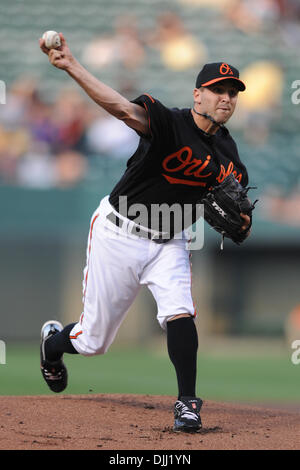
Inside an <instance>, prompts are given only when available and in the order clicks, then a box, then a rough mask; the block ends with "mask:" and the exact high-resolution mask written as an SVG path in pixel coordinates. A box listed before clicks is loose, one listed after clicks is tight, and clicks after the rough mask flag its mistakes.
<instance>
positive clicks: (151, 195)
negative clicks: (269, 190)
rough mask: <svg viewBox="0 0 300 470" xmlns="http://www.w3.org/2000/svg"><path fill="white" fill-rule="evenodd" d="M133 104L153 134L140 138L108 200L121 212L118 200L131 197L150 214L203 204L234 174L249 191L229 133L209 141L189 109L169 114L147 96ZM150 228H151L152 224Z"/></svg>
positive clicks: (129, 201) (220, 133)
mask: <svg viewBox="0 0 300 470" xmlns="http://www.w3.org/2000/svg"><path fill="white" fill-rule="evenodd" d="M133 102H134V103H136V104H138V105H141V106H144V107H145V109H146V111H147V113H148V119H149V128H150V134H149V135H148V136H144V135H140V137H141V138H140V142H139V145H138V148H137V150H136V152H135V153H134V155H133V156H132V157H131V158H130V159H129V160H128V162H127V168H126V171H125V173H124V175H123V176H122V178H121V180H120V181H119V182H118V183H117V185H116V186H115V187H114V189H113V190H112V192H111V194H110V198H109V201H110V203H111V204H112V206H113V207H114V208H115V209H116V210H117V211H118V212H120V213H122V210H121V207H119V197H120V196H126V197H127V207H130V206H131V205H133V204H143V205H144V206H146V207H147V208H148V209H149V214H150V213H151V211H150V207H151V205H153V204H156V205H157V204H159V205H161V204H168V205H169V206H172V205H173V204H176V203H177V204H180V205H181V206H182V207H183V205H186V204H193V205H195V204H196V203H201V197H202V196H203V195H204V194H205V193H206V191H207V190H208V189H209V188H211V187H213V186H215V185H216V184H219V183H221V182H222V181H223V180H224V179H225V177H226V176H227V175H229V174H230V173H233V174H234V176H235V177H236V179H237V180H238V181H239V182H240V183H241V184H242V185H243V186H246V185H247V183H248V175H247V170H246V168H245V166H244V165H243V163H242V162H241V160H240V158H239V154H238V150H237V147H236V144H235V142H234V140H233V139H232V137H231V136H230V134H229V132H228V130H227V129H226V128H225V127H221V128H220V129H219V130H218V132H217V133H216V134H215V135H209V134H207V133H205V132H204V131H203V130H201V129H199V127H198V126H197V125H196V123H195V121H194V119H193V116H192V113H191V109H177V108H173V109H170V108H167V107H165V106H164V105H163V104H162V103H160V102H159V101H158V100H156V99H154V98H152V96H150V95H147V94H144V95H141V96H140V97H138V98H137V99H135V100H134V101H133ZM123 215H124V216H126V217H128V214H123ZM149 217H150V216H149ZM129 218H133V219H134V217H129ZM194 221H195V220H193V222H194ZM146 226H148V227H150V226H151V228H153V221H151V220H148V224H147V225H146Z"/></svg>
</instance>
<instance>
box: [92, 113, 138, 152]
mask: <svg viewBox="0 0 300 470" xmlns="http://www.w3.org/2000/svg"><path fill="white" fill-rule="evenodd" d="M86 142H87V148H88V150H89V152H91V153H93V154H98V155H101V156H104V157H109V158H115V159H128V158H129V157H130V156H131V155H132V154H133V153H134V151H135V150H136V148H137V146H138V142H139V137H138V135H137V134H136V132H134V131H133V130H132V129H130V128H129V127H128V126H126V125H125V124H124V123H123V122H122V121H120V120H119V119H116V118H114V117H113V116H111V115H110V114H108V113H106V112H105V111H104V110H100V112H99V113H98V118H97V119H96V120H95V121H94V122H93V123H92V124H91V126H90V128H89V129H88V131H87V135H86Z"/></svg>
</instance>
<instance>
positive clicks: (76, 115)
mask: <svg viewBox="0 0 300 470" xmlns="http://www.w3.org/2000/svg"><path fill="white" fill-rule="evenodd" d="M50 118H51V125H52V126H53V127H54V128H55V129H56V131H55V134H56V141H55V143H54V144H53V150H54V151H55V152H60V151H64V150H68V149H74V150H78V151H84V150H85V133H86V128H87V126H88V123H89V114H88V107H87V104H86V100H84V99H83V97H82V95H81V94H80V93H79V92H78V91H77V90H76V89H75V88H73V87H71V88H70V87H68V88H63V89H61V90H60V92H59V94H58V96H57V98H56V100H55V103H54V104H53V106H52V107H51V116H50Z"/></svg>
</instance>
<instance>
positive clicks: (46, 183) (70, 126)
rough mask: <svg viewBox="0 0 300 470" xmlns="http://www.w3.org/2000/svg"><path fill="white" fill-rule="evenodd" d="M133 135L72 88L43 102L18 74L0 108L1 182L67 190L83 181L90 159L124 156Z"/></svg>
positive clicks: (131, 145)
mask: <svg viewBox="0 0 300 470" xmlns="http://www.w3.org/2000/svg"><path fill="white" fill-rule="evenodd" d="M137 143H138V136H137V134H136V133H135V132H134V131H132V130H131V129H129V128H128V127H127V126H126V125H125V124H123V123H122V122H121V121H118V120H117V119H115V118H113V117H111V116H110V115H109V114H107V113H105V112H104V111H103V110H101V109H100V108H99V107H97V106H95V105H93V103H92V102H89V101H88V100H87V99H85V97H84V96H83V94H82V93H81V92H80V90H79V89H78V88H77V87H76V86H70V87H67V88H62V89H61V90H60V92H59V94H58V96H57V97H56V99H55V100H54V102H50V103H49V102H47V101H45V100H44V99H43V98H42V97H41V96H40V93H39V88H38V83H35V81H34V79H33V78H31V77H30V78H28V77H21V78H20V79H18V80H17V81H16V82H15V83H13V84H12V86H11V88H10V89H9V90H8V93H7V97H6V104H5V105H4V106H1V107H0V184H4V185H20V186H24V187H31V188H40V189H42V188H44V189H46V188H52V187H58V188H68V187H72V186H74V185H77V184H78V183H80V182H81V181H83V180H84V178H85V176H86V174H87V172H88V169H89V162H90V159H91V158H93V157H94V156H95V155H96V156H101V158H106V157H113V158H127V157H128V156H130V154H131V153H132V151H133V150H134V149H135V148H136V146H137Z"/></svg>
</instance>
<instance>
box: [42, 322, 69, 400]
mask: <svg viewBox="0 0 300 470" xmlns="http://www.w3.org/2000/svg"><path fill="white" fill-rule="evenodd" d="M62 330H63V326H62V324H61V323H60V322H58V321H56V320H50V321H47V322H46V323H44V325H43V326H42V330H41V346H40V355H41V372H42V376H43V378H44V380H45V381H46V383H47V385H48V387H49V388H50V390H52V392H55V393H59V392H62V391H63V390H64V389H65V388H66V387H67V384H68V372H67V369H66V366H65V365H64V363H63V361H62V359H59V360H58V361H49V360H47V358H46V355H45V343H46V341H47V339H49V338H50V337H51V336H53V335H55V334H57V333H59V332H60V331H62Z"/></svg>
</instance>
